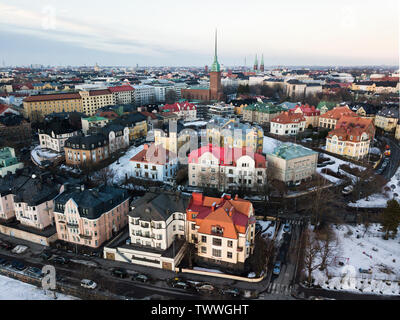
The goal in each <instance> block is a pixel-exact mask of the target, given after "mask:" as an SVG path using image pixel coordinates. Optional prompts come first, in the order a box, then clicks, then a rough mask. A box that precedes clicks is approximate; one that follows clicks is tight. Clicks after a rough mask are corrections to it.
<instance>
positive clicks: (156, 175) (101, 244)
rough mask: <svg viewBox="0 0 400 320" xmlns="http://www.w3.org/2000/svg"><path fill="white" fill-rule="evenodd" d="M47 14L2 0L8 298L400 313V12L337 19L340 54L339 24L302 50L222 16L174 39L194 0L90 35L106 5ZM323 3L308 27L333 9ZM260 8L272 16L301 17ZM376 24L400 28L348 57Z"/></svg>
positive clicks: (3, 294) (0, 208) (1, 239)
mask: <svg viewBox="0 0 400 320" xmlns="http://www.w3.org/2000/svg"><path fill="white" fill-rule="evenodd" d="M38 2H41V4H40V5H38V4H36V6H37V7H35V5H33V4H31V3H30V2H29V3H28V2H27V1H15V3H14V2H13V3H7V4H6V3H3V1H0V9H1V10H2V12H3V14H2V13H0V17H1V18H2V21H3V22H2V25H4V29H3V31H1V33H2V35H3V36H2V37H3V41H2V42H3V43H4V47H5V50H2V51H3V52H0V59H2V61H1V63H0V176H1V177H0V198H1V201H0V284H1V285H0V300H55V299H57V300H135V302H138V301H143V300H149V301H152V302H154V304H152V307H151V312H149V313H148V314H149V315H150V314H151V315H173V316H175V317H179V318H180V317H182V316H183V314H184V313H187V312H189V311H188V310H187V309H186V311H185V307H182V308H183V309H180V308H179V307H176V309H174V307H170V308H168V307H166V306H164V304H163V302H165V301H167V300H168V301H169V303H170V302H174V301H178V300H180V302H181V303H182V301H183V302H185V301H187V302H188V303H189V302H190V301H191V300H192V301H193V300H195V301H197V302H198V303H202V302H203V301H204V304H206V303H207V301H210V300H213V302H214V304H218V303H221V304H222V305H224V303H225V309H223V313H225V314H232V313H229V312H234V310H233V311H232V310H230V309H229V308H228V309H227V308H226V307H229V306H230V305H227V304H226V303H227V301H228V302H229V301H231V302H232V303H236V304H237V303H239V305H237V306H239V307H242V309H240V311H241V312H242V313H240V314H246V308H245V307H247V306H249V307H251V303H252V302H253V301H265V300H400V263H399V261H400V233H399V228H400V204H399V202H400V168H399V164H400V145H399V141H400V122H399V110H400V109H399V102H400V70H399V50H398V47H399V28H398V25H399V21H398V20H399V19H398V18H399V16H398V15H397V16H396V14H393V12H394V13H396V12H397V13H399V12H400V11H399V6H398V3H397V2H396V1H388V2H387V3H385V4H384V5H383V4H382V8H376V6H377V5H376V4H375V5H372V3H371V2H368V1H366V2H365V3H366V4H365V7H364V9H360V7H358V6H359V4H358V2H357V1H350V2H349V5H348V6H347V7H343V8H344V9H343V10H345V11H343V10H342V11H340V9H338V10H339V11H340V12H341V13H342V18H343V19H344V20H340V21H339V20H338V21H336V23H337V28H338V29H335V30H336V31H337V32H338V33H337V34H336V33H335V35H334V36H332V37H335V36H338V37H339V36H340V37H341V38H340V39H338V40H337V41H338V42H337V47H335V48H331V47H330V46H328V45H326V40H322V38H320V37H319V32H327V33H328V32H329V30H334V29H329V28H330V26H331V23H332V21H331V20H329V19H331V17H334V16H335V15H334V14H335V13H332V12H331V13H327V15H328V17H329V19H327V23H326V27H321V29H318V30H315V33H313V36H314V38H313V37H312V36H311V34H308V33H307V32H310V30H309V29H308V26H309V23H311V22H308V21H307V22H304V25H302V26H299V28H300V29H299V30H302V32H305V34H304V36H307V37H308V36H309V37H311V38H313V39H314V40H312V41H314V42H315V46H314V47H307V48H306V49H307V50H303V51H302V50H300V49H301V48H300V47H299V45H298V44H297V41H298V40H297V39H294V40H293V46H292V47H291V48H292V49H291V50H289V49H288V50H287V48H289V47H290V44H283V45H282V47H279V46H278V43H281V39H280V40H279V39H278V38H279V36H278V35H277V34H274V35H271V29H270V28H267V27H266V28H265V30H257V31H254V33H250V32H249V33H248V37H249V38H246V37H245V35H244V33H243V34H242V33H241V32H242V31H240V32H239V31H238V29H236V28H235V27H234V26H233V25H231V22H227V23H226V25H225V24H224V22H223V21H221V20H219V21H213V20H212V19H211V20H203V22H202V24H203V26H202V28H199V27H198V26H193V28H192V29H190V28H189V24H188V23H187V21H189V20H186V18H182V21H181V23H180V24H179V30H178V29H176V28H174V27H173V23H175V22H171V25H166V26H165V31H162V27H160V26H158V24H157V23H159V20H158V18H159V17H162V16H163V14H164V16H165V21H166V20H174V17H176V15H179V14H182V13H184V12H189V11H190V9H193V10H194V8H192V7H191V2H190V1H189V2H188V3H187V4H185V5H182V8H179V9H178V10H177V12H174V13H171V16H170V17H168V15H167V12H169V11H172V8H167V7H165V4H164V3H163V4H161V3H157V5H158V6H159V7H157V6H156V5H154V8H153V9H154V10H155V11H154V19H153V20H151V21H152V23H154V26H153V25H152V24H149V25H145V24H144V23H142V22H143V21H145V20H143V19H144V17H137V19H136V20H137V21H135V22H129V19H127V16H125V14H124V13H122V12H121V13H120V17H119V18H120V23H117V20H115V19H117V16H116V15H115V13H114V11H112V12H110V17H109V21H107V22H104V23H105V25H104V27H103V26H102V25H101V23H100V22H96V24H91V23H94V22H93V21H94V20H95V19H94V15H97V17H98V19H99V21H100V20H101V19H103V16H102V14H104V12H103V10H105V5H104V4H103V2H102V1H100V2H99V8H95V9H93V10H94V11H93V16H91V17H88V20H87V21H86V22H85V23H80V20H79V19H80V18H81V16H80V13H79V14H77V16H75V17H72V16H70V15H71V12H72V10H75V8H74V5H75V1H72V2H71V4H56V3H53V2H51V1H50V2H49V3H50V4H49V3H45V1H38ZM89 2H92V1H88V3H89ZM133 2H135V3H136V2H137V1H133ZM133 2H132V3H133ZM173 2H174V1H173ZM221 2H225V1H221ZM339 2H340V1H339ZM132 3H130V4H126V5H127V6H128V7H129V6H131V5H132ZM283 3H284V4H285V5H288V6H290V5H293V9H295V8H297V7H296V5H295V4H294V1H290V0H285V1H283ZM311 3H313V1H310V3H308V4H304V6H305V8H303V9H299V10H303V11H302V12H303V14H304V15H305V19H307V17H308V16H309V15H311V11H312V12H313V14H316V15H318V12H319V14H321V12H322V11H318V10H325V9H329V8H328V7H329V6H330V5H328V4H315V3H314V4H313V8H311ZM225 4H226V2H225ZM256 4H257V5H260V11H263V12H264V15H265V19H268V17H269V15H271V12H272V8H273V9H274V10H284V8H283V7H282V8H280V7H279V6H281V5H278V4H276V3H271V4H268V3H267V2H265V3H264V2H262V3H260V2H258V1H254V5H256ZM87 5H88V4H82V6H83V7H82V8H84V9H86V6H87ZM115 5H116V6H121V7H120V9H121V10H122V2H121V1H116V4H115ZM136 5H137V6H140V4H138V3H136ZM221 5H222V4H220V3H218V4H215V6H216V7H215V10H216V11H217V10H220V6H221ZM243 5H244V6H245V7H246V8H244V9H243V10H244V11H243V16H245V15H244V14H245V13H246V12H247V10H249V9H248V8H247V6H250V5H251V1H250V3H248V4H247V3H246V4H243ZM148 6H149V4H143V7H142V8H143V12H144V13H143V14H144V15H147V16H148V17H150V16H151V13H149V12H148V11H147V9H149V8H150V7H148ZM205 6H206V8H207V11H212V6H213V4H211V3H208V1H206V2H205ZM269 6H271V12H270V13H269V14H268V15H267V14H266V13H265V10H266V9H267V8H268V7H269ZM282 6H283V4H282ZM325 6H327V7H326V8H325ZM128 7H127V8H128ZM307 8H308V9H307ZM388 8H389V9H390V10H391V11H390V13H387V16H386V19H385V16H384V14H383V15H380V12H381V11H379V10H382V12H383V11H385V10H387V9H388ZM297 9H298V8H297ZM163 10H165V11H166V12H164V13H162V12H161V11H163ZM204 10H205V8H203V9H199V12H197V13H196V12H192V14H193V18H194V19H200V16H201V14H202V13H203V11H204ZM238 10H239V9H238V7H237V3H235V2H234V3H232V7H231V8H229V9H227V12H225V13H224V14H223V16H224V19H227V20H229V19H230V18H229V15H228V14H230V13H231V14H232V16H231V17H234V15H233V14H234V13H236V14H237V16H235V19H236V20H238V19H239V20H242V17H241V15H240V12H239V11H238ZM307 10H311V11H307ZM358 10H365V11H363V12H361V13H360V12H358ZM374 10H378V11H377V12H376V16H377V18H376V19H377V21H376V24H379V21H381V20H385V22H382V26H381V28H387V29H388V30H389V29H390V27H392V29H393V31H388V32H387V33H386V34H385V36H382V38H380V39H378V38H377V39H375V38H374V35H373V34H371V38H370V39H369V42H368V43H367V44H365V47H364V46H363V45H364V44H362V41H361V40H360V39H354V43H353V45H354V51H352V52H350V51H351V48H350V47H347V48H343V47H342V48H340V47H341V46H342V45H343V44H344V43H345V42H346V43H348V45H351V40H348V39H347V38H346V39H344V38H345V37H346V35H345V32H344V29H346V28H349V29H350V31H349V34H348V37H349V39H350V37H351V36H353V29H352V27H354V28H359V29H363V28H365V30H363V31H368V30H369V28H370V27H371V26H370V25H368V23H367V22H366V19H365V15H366V16H368V15H370V14H371V15H372V14H373V11H374ZM396 10H397V11H396ZM122 11H123V10H122ZM218 12H220V11H218ZM276 12H280V11H276ZM282 12H283V11H282ZM385 12H386V11H385ZM344 13H345V14H344ZM214 14H215V13H210V17H214ZM221 14H222V13H221ZM343 14H344V17H343ZM346 14H347V16H346ZM197 15H198V16H197ZM277 15H279V16H280V17H282V16H283V15H281V13H277ZM291 15H292V12H291V11H290V13H288V14H287V17H288V19H290V17H291ZM254 16H255V17H257V19H261V17H262V16H263V14H261V13H255V14H254ZM368 17H370V16H368ZM246 19H248V18H246ZM270 19H271V20H270V21H275V19H277V17H271V18H270ZM316 19H317V18H316ZM318 19H319V18H318ZM318 19H317V20H316V21H319V20H318ZM302 20H303V19H300V20H299V21H298V23H299V24H302V23H303V21H302ZM149 21H150V20H149ZM241 22H242V23H245V21H244V20H243V21H241ZM129 23H131V25H129ZM253 23H256V22H254V21H252V22H249V24H250V25H252V24H253ZM258 23H261V24H262V21H261V20H260V21H258ZM269 23H270V22H266V25H267V24H269ZM346 23H347V24H346ZM391 23H392V24H391ZM128 25H129V26H130V27H131V28H132V33H131V37H128V34H129V28H128ZM184 26H185V27H184ZM102 27H103V28H104V29H102V31H101V28H102ZM345 27H346V28H345ZM372 27H375V25H372ZM96 28H97V29H96ZM135 28H136V29H135ZM137 28H143V30H142V31H143V38H140V37H139V36H138V34H139V33H140V32H138V30H139V29H137ZM159 28H161V29H159ZM186 28H189V29H186ZM287 28H292V21H291V22H290V23H288V25H287ZM302 28H304V30H303V29H302ZM396 28H397V29H396ZM177 30H178V31H177ZM246 30H247V29H246ZM285 30H286V29H285ZM285 30H282V31H279V30H274V32H276V33H279V32H281V35H282V36H284V35H285V34H286V31H285ZM299 30H293V33H294V34H297V33H298V32H300V31H299ZM321 30H322V31H321ZM336 31H332V32H336ZM114 32H115V33H114ZM157 32H159V35H160V39H158V38H157V37H153V36H154V34H155V33H157ZM169 32H170V34H169V35H168V36H169V37H171V38H170V39H168V37H167V35H166V34H167V33H169ZM190 32H192V39H191V40H190V41H191V42H190V43H188V41H189V40H188V39H189V38H190V37H189V38H188V33H190ZM234 32H237V37H236V38H235V37H233V34H232V33H234ZM243 32H244V31H243ZM246 32H247V31H246ZM64 33H65V35H64V36H62V34H64ZM342 33H343V34H342ZM113 34H115V37H114V38H113V36H112V35H113ZM78 35H80V36H81V37H82V38H79V37H78ZM259 35H260V36H263V37H264V38H265V39H267V40H264V38H263V40H262V39H261V38H259V37H258V36H259ZM60 37H61V38H60ZM146 37H147V38H146ZM152 37H153V38H152ZM163 37H164V38H163ZM242 37H243V40H240V39H241V38H242ZM268 37H270V38H271V43H270V44H268V45H265V43H266V42H268ZM326 37H327V38H330V37H331V36H330V35H329V34H327V35H326ZM359 37H360V38H363V37H364V35H363V34H362V33H360V34H359ZM27 38H31V39H30V40H29V39H27ZM56 38H57V39H56ZM86 38H87V40H85V44H82V45H80V44H79V43H80V41H84V40H82V39H86ZM89 38H90V40H89ZM156 38H157V39H156ZM161 38H162V39H161ZM172 38H173V39H172ZM196 39H197V40H196ZM233 39H235V40H233ZM31 41H37V44H38V46H42V50H41V51H40V52H39V51H38V52H36V50H37V49H36V48H34V47H32V55H30V54H29V50H30V49H29V46H30V44H31ZM91 41H92V42H91ZM251 41H253V43H252V44H249V43H250V42H251ZM304 41H305V42H304V43H305V44H304V45H305V46H308V45H309V44H310V43H311V42H310V41H311V40H310V39H307V40H304ZM319 41H321V42H319ZM348 41H350V42H348ZM374 41H375V42H374ZM56 43H57V44H56ZM114 45H115V46H114ZM233 45H236V46H237V50H236V51H235V49H234V48H233V47H232V46H233ZM78 46H80V47H79V49H78ZM190 46H192V48H189V47H190ZM273 46H276V48H272V47H273ZM286 46H288V47H286ZM100 47H101V48H100ZM172 47H174V48H173V49H172ZM317 47H318V48H319V47H321V50H317V49H316V48H317ZM322 47H324V48H322ZM375 47H376V48H375ZM52 48H53V49H52ZM74 48H77V49H76V50H75V49H74ZM371 48H374V49H371ZM325 49H326V51H325ZM52 50H54V51H52ZM90 50H93V51H90ZM102 50H103V51H102ZM281 50H287V51H286V53H285V54H281ZM178 51H179V52H178ZM289 51H291V52H292V55H289V54H288V52H289ZM130 52H132V55H131V57H130V58H128V55H129V54H130ZM346 52H348V57H347V56H346ZM364 54H365V55H364ZM280 55H281V56H282V58H281V60H279V56H280ZM296 56H297V57H298V60H296ZM335 57H337V60H336V62H335ZM346 57H347V58H348V59H347V60H346ZM163 59H164V60H163ZM357 59H359V60H357ZM55 61H57V62H55ZM313 61H314V63H313ZM135 302H133V303H135ZM168 305H169V306H171V304H168ZM172 305H173V304H172ZM196 306H197V309H196V310H197V312H198V313H199V312H200V311H201V312H203V313H204V314H206V313H207V312H210V314H214V315H216V314H217V313H215V312H214V311H212V310H211V311H210V310H208V309H204V308H203V307H204V306H205V305H204V306H202V307H200V305H196ZM171 308H172V309H171ZM221 310H222V309H221ZM236 311H238V310H236ZM190 312H192V310H190ZM193 312H194V309H193ZM213 312H214V313H213ZM221 312H222V311H221ZM243 312H244V313H243Z"/></svg>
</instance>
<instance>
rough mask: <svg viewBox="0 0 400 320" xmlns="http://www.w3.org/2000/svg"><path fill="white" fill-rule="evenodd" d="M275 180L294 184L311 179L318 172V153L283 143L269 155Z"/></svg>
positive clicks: (268, 159)
mask: <svg viewBox="0 0 400 320" xmlns="http://www.w3.org/2000/svg"><path fill="white" fill-rule="evenodd" d="M267 162H268V170H269V171H270V172H271V174H272V178H273V179H277V180H279V181H283V182H285V183H286V184H288V185H290V184H294V183H298V182H300V181H303V180H307V179H309V178H311V177H312V176H313V175H314V174H315V173H316V170H317V163H318V152H315V151H312V150H311V149H308V148H305V147H303V146H301V145H298V144H294V143H283V144H281V145H279V146H277V147H276V148H275V149H274V151H273V152H272V153H267Z"/></svg>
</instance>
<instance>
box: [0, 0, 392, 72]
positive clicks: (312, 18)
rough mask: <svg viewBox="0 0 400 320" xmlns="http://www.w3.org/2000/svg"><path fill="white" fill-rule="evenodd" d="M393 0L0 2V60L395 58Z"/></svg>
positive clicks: (309, 61) (156, 62)
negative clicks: (215, 47)
mask: <svg viewBox="0 0 400 320" xmlns="http://www.w3.org/2000/svg"><path fill="white" fill-rule="evenodd" d="M399 17H400V6H399V1H398V0H381V1H377V0H374V1H371V0H335V1H327V0H324V1H321V0H302V1H300V0H279V1H278V0H276V1H267V0H247V1H243V0H240V1H238V0H202V1H199V0H196V1H193V0H168V1H165V0H147V1H143V0H140V1H139V0H113V1H105V0H85V1H82V0H79V1H78V0H68V1H60V0H34V1H32V0H13V1H6V0H0V65H1V66H2V65H3V62H4V64H5V65H29V64H44V65H88V66H91V65H94V64H96V63H98V64H99V65H100V66H101V65H104V66H109V65H112V66H117V65H119V66H136V65H137V64H138V65H139V66H204V65H211V63H212V61H213V54H214V32H215V29H216V28H217V30H218V58H219V62H220V63H221V64H222V65H225V66H242V65H244V64H245V63H246V65H247V66H252V65H253V62H254V59H255V55H256V54H257V55H258V60H259V61H260V56H261V54H263V55H264V62H265V65H266V66H277V65H282V66H284V65H309V66H312V65H333V66H336V65H343V66H347V65H399V43H400V41H399V40H400V39H399V38H400V32H399V28H400V26H399Z"/></svg>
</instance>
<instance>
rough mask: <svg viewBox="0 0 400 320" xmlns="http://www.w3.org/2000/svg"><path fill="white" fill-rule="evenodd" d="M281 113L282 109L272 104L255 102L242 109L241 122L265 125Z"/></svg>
mask: <svg viewBox="0 0 400 320" xmlns="http://www.w3.org/2000/svg"><path fill="white" fill-rule="evenodd" d="M283 111H284V109H283V108H281V107H279V106H276V105H274V104H272V103H268V104H267V103H262V102H256V103H253V104H250V105H248V106H247V107H244V108H243V121H247V122H254V123H258V124H260V125H265V124H267V123H269V122H270V121H271V119H273V118H275V117H276V116H278V115H280V114H281V113H282V112H283Z"/></svg>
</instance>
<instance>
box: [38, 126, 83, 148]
mask: <svg viewBox="0 0 400 320" xmlns="http://www.w3.org/2000/svg"><path fill="white" fill-rule="evenodd" d="M38 133H39V142H40V147H41V148H45V149H50V150H54V151H56V152H59V153H60V152H63V151H64V146H65V141H67V140H68V138H70V137H74V136H77V135H78V134H79V131H78V130H77V129H75V128H73V127H71V126H70V124H69V122H68V121H67V120H65V121H59V122H47V123H45V124H44V125H43V126H41V127H40V128H39V129H38Z"/></svg>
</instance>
